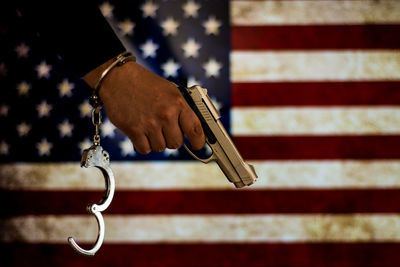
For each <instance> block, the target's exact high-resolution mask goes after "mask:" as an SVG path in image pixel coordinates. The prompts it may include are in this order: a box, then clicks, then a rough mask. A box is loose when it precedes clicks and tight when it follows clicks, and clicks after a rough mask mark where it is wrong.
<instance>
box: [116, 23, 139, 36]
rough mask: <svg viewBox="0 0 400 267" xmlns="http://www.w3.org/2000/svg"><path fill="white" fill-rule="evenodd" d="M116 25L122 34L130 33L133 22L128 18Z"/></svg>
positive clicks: (133, 25)
mask: <svg viewBox="0 0 400 267" xmlns="http://www.w3.org/2000/svg"><path fill="white" fill-rule="evenodd" d="M118 27H119V28H120V30H121V31H122V33H123V34H124V35H132V33H133V28H134V27H135V23H133V22H132V21H131V20H130V19H125V20H124V21H123V22H120V23H119V24H118Z"/></svg>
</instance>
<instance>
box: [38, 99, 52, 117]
mask: <svg viewBox="0 0 400 267" xmlns="http://www.w3.org/2000/svg"><path fill="white" fill-rule="evenodd" d="M51 109H52V106H51V105H49V104H47V102H46V100H43V101H42V103H40V104H39V105H37V106H36V110H37V112H38V116H39V118H42V117H48V116H50V110H51Z"/></svg>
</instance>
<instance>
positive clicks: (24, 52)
mask: <svg viewBox="0 0 400 267" xmlns="http://www.w3.org/2000/svg"><path fill="white" fill-rule="evenodd" d="M29 50H30V47H29V46H27V45H26V44H24V43H21V44H20V45H18V46H17V47H16V48H15V52H17V57H18V58H22V57H25V58H27V57H28V53H29Z"/></svg>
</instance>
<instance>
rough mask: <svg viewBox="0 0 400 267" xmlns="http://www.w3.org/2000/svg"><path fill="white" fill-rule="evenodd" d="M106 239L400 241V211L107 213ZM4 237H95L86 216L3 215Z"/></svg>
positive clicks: (3, 239)
mask: <svg viewBox="0 0 400 267" xmlns="http://www.w3.org/2000/svg"><path fill="white" fill-rule="evenodd" d="M105 224H106V236H105V243H163V242H168V243H184V242H217V243H224V242H229V243H242V242H246V243H251V242H377V241H378V242H383V241H384V242H392V241H394V242H399V241H400V215H376V214H367V215H365V214H356V215H242V216H234V215H231V216H229V215H228V216H225V215H224V216H207V215H204V216H197V215H195V216H192V215H191V216H106V217H105ZM0 226H1V227H2V230H3V231H2V233H1V235H0V242H15V241H22V242H29V243H66V240H67V237H69V236H72V237H74V238H75V239H76V240H77V242H78V244H79V243H80V244H82V243H94V241H95V240H96V231H97V225H96V221H95V219H94V218H91V217H90V216H89V215H86V216H53V215H51V216H38V217H33V216H25V217H23V216H22V217H17V218H11V219H3V220H0Z"/></svg>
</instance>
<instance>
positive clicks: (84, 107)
mask: <svg viewBox="0 0 400 267" xmlns="http://www.w3.org/2000/svg"><path fill="white" fill-rule="evenodd" d="M78 108H79V111H80V113H81V117H82V118H84V117H90V115H91V114H92V106H91V105H90V104H89V101H88V100H86V101H85V102H83V103H82V104H80V105H79V107H78Z"/></svg>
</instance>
